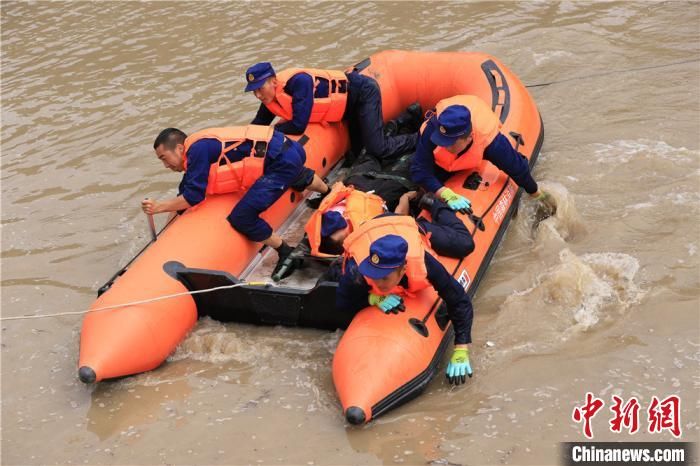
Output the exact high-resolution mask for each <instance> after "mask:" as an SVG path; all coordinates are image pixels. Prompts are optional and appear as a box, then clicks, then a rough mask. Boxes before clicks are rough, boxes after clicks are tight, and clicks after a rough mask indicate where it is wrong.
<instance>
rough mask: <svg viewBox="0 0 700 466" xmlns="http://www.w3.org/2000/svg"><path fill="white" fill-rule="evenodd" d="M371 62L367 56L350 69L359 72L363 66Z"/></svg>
mask: <svg viewBox="0 0 700 466" xmlns="http://www.w3.org/2000/svg"><path fill="white" fill-rule="evenodd" d="M371 64H372V59H371V58H369V57H368V58H365V59H364V60H362V61H361V62H360V63H358V64H356V65H355V66H353V67H352V70H353V71H357V72H360V71H362V70H364V69H365V68H367V67H368V66H369V65H371Z"/></svg>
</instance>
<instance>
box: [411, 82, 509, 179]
mask: <svg viewBox="0 0 700 466" xmlns="http://www.w3.org/2000/svg"><path fill="white" fill-rule="evenodd" d="M452 105H462V106H464V107H467V108H468V109H469V112H470V113H471V119H472V137H473V141H472V143H471V147H470V148H469V150H467V151H466V152H465V153H463V154H462V155H459V156H458V155H457V154H453V153H451V152H449V151H448V150H447V149H445V148H444V147H441V146H437V147H436V148H435V150H434V151H433V155H434V157H435V163H436V164H437V165H438V166H440V167H441V168H443V169H444V170H447V171H448V172H456V171H461V170H469V169H475V168H478V167H479V165H481V161H482V160H483V159H484V150H486V147H488V145H489V144H491V141H493V140H494V138H495V137H496V136H497V135H498V133H499V131H500V130H501V122H500V120H499V119H498V117H497V116H496V114H495V113H493V111H491V108H490V107H489V106H488V104H486V102H484V101H483V100H481V99H480V98H478V97H476V96H473V95H458V96H454V97H450V98H448V99H443V100H441V101H440V102H438V103H437V105H436V106H435V115H434V116H433V117H432V118H434V119H435V120H433V121H434V122H435V123H436V122H437V118H438V117H439V116H440V114H441V113H442V112H443V111H444V110H445V109H446V108H447V107H450V106H452ZM425 124H426V123H424V125H423V127H422V128H421V134H422V133H423V129H424V128H425ZM435 126H436V127H437V124H436V125H435Z"/></svg>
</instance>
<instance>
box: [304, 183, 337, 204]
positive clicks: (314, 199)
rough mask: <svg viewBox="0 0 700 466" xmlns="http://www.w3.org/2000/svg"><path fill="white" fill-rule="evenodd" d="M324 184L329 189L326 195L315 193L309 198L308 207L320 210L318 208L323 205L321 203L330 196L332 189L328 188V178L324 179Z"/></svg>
mask: <svg viewBox="0 0 700 466" xmlns="http://www.w3.org/2000/svg"><path fill="white" fill-rule="evenodd" d="M323 182H324V183H326V186H327V187H328V191H326V192H325V193H323V194H321V193H313V194H312V195H311V196H309V198H308V199H307V200H306V205H307V206H309V207H310V208H312V209H318V206H320V205H321V202H323V200H324V199H325V198H326V196H328V193H330V192H331V187H330V186H328V178H323Z"/></svg>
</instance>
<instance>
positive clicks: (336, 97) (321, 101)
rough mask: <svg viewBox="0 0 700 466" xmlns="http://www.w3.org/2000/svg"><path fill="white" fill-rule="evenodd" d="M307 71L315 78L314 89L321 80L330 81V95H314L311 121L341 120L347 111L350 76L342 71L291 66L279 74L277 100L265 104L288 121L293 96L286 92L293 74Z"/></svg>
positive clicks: (276, 89)
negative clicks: (285, 88) (285, 87)
mask: <svg viewBox="0 0 700 466" xmlns="http://www.w3.org/2000/svg"><path fill="white" fill-rule="evenodd" d="M299 73H306V74H308V75H309V76H311V78H312V79H313V80H314V90H313V93H314V94H315V93H316V87H318V83H319V80H322V79H323V80H326V81H328V97H314V104H313V107H311V117H310V118H309V123H319V122H328V123H332V122H334V121H340V120H342V119H343V114H344V113H345V105H346V104H347V100H348V78H347V76H345V73H343V72H342V71H334V70H318V69H314V68H290V69H286V70H284V71H281V72H279V73H278V74H277V87H276V88H275V100H273V101H272V102H271V103H269V104H265V106H266V107H267V108H268V110H270V111H271V112H272V113H274V114H275V115H277V116H278V117H280V118H284V119H285V120H287V121H290V120H291V119H292V114H293V109H292V96H290V95H289V94H287V93H286V92H284V86H286V85H287V81H289V80H290V79H291V78H292V76H294V75H295V74H299Z"/></svg>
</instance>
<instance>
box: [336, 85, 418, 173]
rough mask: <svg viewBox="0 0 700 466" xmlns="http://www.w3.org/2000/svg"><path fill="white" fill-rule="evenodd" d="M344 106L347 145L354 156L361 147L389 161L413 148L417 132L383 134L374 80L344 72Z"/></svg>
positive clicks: (416, 140)
mask: <svg viewBox="0 0 700 466" xmlns="http://www.w3.org/2000/svg"><path fill="white" fill-rule="evenodd" d="M347 77H348V104H347V108H346V110H345V118H346V119H347V120H348V124H349V127H350V144H351V148H352V151H353V153H354V154H355V156H358V155H359V154H360V151H361V150H362V147H363V146H364V148H365V149H366V150H367V152H369V153H370V154H373V155H375V156H376V157H378V158H380V159H382V160H391V159H393V158H397V157H399V156H401V155H402V154H405V153H407V152H411V151H413V150H414V149H415V148H416V143H417V142H418V133H413V134H402V135H398V136H391V137H388V136H385V135H384V121H383V119H382V95H381V92H380V90H379V85H378V84H377V81H375V80H374V79H372V78H370V77H368V76H363V75H361V74H359V73H356V72H353V73H348V74H347Z"/></svg>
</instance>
